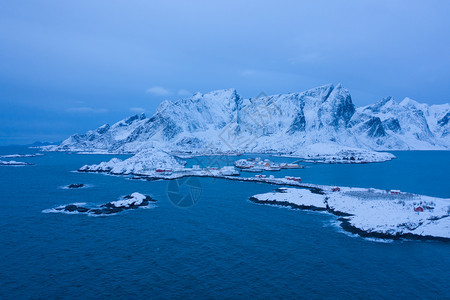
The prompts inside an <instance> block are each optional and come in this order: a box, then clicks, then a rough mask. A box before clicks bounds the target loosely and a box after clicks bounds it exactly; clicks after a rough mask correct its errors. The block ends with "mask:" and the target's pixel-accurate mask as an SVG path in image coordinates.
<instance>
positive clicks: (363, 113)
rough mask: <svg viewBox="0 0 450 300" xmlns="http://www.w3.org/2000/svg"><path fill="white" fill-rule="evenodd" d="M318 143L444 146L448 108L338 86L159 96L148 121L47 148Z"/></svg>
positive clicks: (211, 148)
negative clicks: (364, 96)
mask: <svg viewBox="0 0 450 300" xmlns="http://www.w3.org/2000/svg"><path fill="white" fill-rule="evenodd" d="M317 143H323V144H333V145H341V146H346V147H354V148H364V149H370V150H447V149H449V148H450V105H449V104H448V103H447V104H442V105H431V106H430V105H427V104H423V103H418V102H416V101H414V100H412V99H409V98H405V99H404V100H403V101H401V102H400V103H398V102H396V101H395V100H394V99H393V98H392V97H387V98H383V99H381V100H380V101H378V102H377V103H375V104H373V105H368V106H364V107H355V105H354V104H353V102H352V98H351V95H350V93H349V91H348V90H347V89H345V88H344V87H343V86H342V85H341V84H337V85H333V84H328V85H324V86H321V87H317V88H314V89H310V90H307V91H304V92H301V93H290V94H279V95H272V96H265V95H263V96H261V97H256V98H253V99H252V98H249V99H244V98H242V97H241V96H239V94H238V93H237V91H236V90H234V89H228V90H218V91H213V92H210V93H207V94H201V93H196V94H194V95H193V96H192V97H190V98H185V99H181V100H178V101H175V102H172V101H168V100H166V101H163V102H162V103H161V104H160V105H159V107H158V109H157V110H156V112H155V113H154V114H153V116H151V117H150V118H147V117H146V116H145V115H144V114H141V115H134V116H131V117H129V118H127V119H124V120H121V121H119V122H117V123H115V124H113V125H112V126H110V125H108V124H105V125H103V126H100V127H99V128H97V129H96V130H91V131H88V132H87V133H85V134H74V135H72V136H71V137H69V138H68V139H66V140H65V141H63V142H62V143H61V144H60V145H58V146H48V147H45V149H46V150H52V151H89V152H109V153H136V152H138V151H140V150H143V149H149V148H152V147H155V148H159V149H164V150H165V151H171V152H192V153H195V154H200V153H211V154H213V153H224V152H277V153H286V154H289V153H295V152H297V151H298V149H301V148H302V147H305V146H308V145H312V144H317Z"/></svg>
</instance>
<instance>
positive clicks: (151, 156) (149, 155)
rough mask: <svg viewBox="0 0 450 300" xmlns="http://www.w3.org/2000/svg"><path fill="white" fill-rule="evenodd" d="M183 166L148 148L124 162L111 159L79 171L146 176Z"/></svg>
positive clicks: (170, 156) (169, 156) (156, 150)
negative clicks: (161, 170) (157, 171)
mask: <svg viewBox="0 0 450 300" xmlns="http://www.w3.org/2000/svg"><path fill="white" fill-rule="evenodd" d="M183 166H184V165H183V162H180V161H179V160H178V159H177V158H175V157H174V156H172V155H170V154H167V153H166V152H164V151H161V150H158V149H156V148H150V149H146V150H142V151H140V152H138V153H137V154H136V155H134V156H132V157H130V158H128V159H125V160H121V159H118V158H113V159H111V160H110V161H108V162H102V163H100V164H97V165H85V166H83V167H81V168H80V169H79V171H82V172H83V171H84V172H108V173H111V174H148V173H153V172H155V171H156V170H158V169H163V170H177V169H182V168H183Z"/></svg>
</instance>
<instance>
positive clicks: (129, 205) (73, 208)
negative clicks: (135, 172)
mask: <svg viewBox="0 0 450 300" xmlns="http://www.w3.org/2000/svg"><path fill="white" fill-rule="evenodd" d="M154 202H156V200H155V199H153V198H151V197H150V196H148V195H143V194H141V193H138V192H134V193H132V194H130V195H126V196H122V197H121V198H120V199H119V200H116V201H111V202H108V203H106V204H102V205H99V206H97V207H91V208H89V207H86V204H85V203H72V204H68V205H62V206H58V207H56V208H53V209H47V210H44V212H46V213H58V212H59V213H85V214H90V215H111V214H116V213H118V212H121V211H123V210H128V209H136V208H139V207H147V206H149V204H150V203H154Z"/></svg>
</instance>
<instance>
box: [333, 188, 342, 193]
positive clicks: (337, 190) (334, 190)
mask: <svg viewBox="0 0 450 300" xmlns="http://www.w3.org/2000/svg"><path fill="white" fill-rule="evenodd" d="M331 190H332V191H333V192H340V191H341V188H340V187H334V188H332V189H331Z"/></svg>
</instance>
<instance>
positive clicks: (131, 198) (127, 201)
mask: <svg viewBox="0 0 450 300" xmlns="http://www.w3.org/2000/svg"><path fill="white" fill-rule="evenodd" d="M145 199H147V196H145V195H143V194H140V193H137V192H134V193H132V194H131V195H128V196H124V197H123V198H122V199H121V200H117V201H112V202H109V203H110V204H111V205H112V206H114V207H125V208H129V207H130V206H133V205H134V206H140V205H142V203H143V202H144V200H145Z"/></svg>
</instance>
